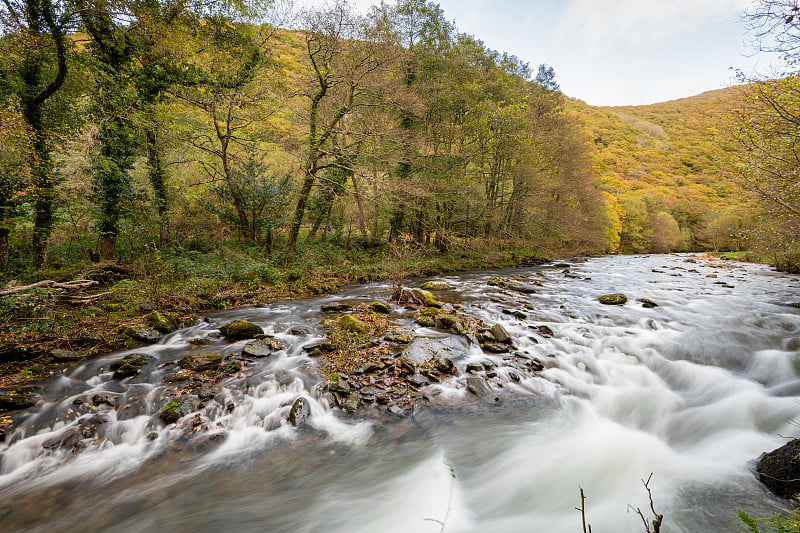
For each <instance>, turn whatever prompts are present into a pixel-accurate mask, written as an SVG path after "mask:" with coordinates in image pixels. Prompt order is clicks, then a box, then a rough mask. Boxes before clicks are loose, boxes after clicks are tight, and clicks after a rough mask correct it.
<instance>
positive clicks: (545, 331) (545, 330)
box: [536, 326, 553, 339]
mask: <svg viewBox="0 0 800 533" xmlns="http://www.w3.org/2000/svg"><path fill="white" fill-rule="evenodd" d="M536 330H537V331H538V332H539V335H541V336H542V337H546V338H548V339H549V338H550V337H552V336H553V330H552V329H550V326H536Z"/></svg>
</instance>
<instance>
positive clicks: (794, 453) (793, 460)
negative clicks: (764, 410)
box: [756, 439, 800, 498]
mask: <svg viewBox="0 0 800 533" xmlns="http://www.w3.org/2000/svg"><path fill="white" fill-rule="evenodd" d="M756 472H758V479H759V481H761V483H763V484H764V485H766V486H767V488H768V489H769V490H771V491H772V492H773V493H775V494H777V495H778V496H781V497H783V498H792V497H794V496H795V495H797V494H800V439H794V440H792V441H790V442H788V443H787V444H784V445H783V446H781V447H780V448H778V449H776V450H773V451H771V452H769V453H765V454H763V455H762V456H761V457H760V458H759V459H758V463H757V464H756Z"/></svg>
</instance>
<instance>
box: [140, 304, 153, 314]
mask: <svg viewBox="0 0 800 533" xmlns="http://www.w3.org/2000/svg"><path fill="white" fill-rule="evenodd" d="M154 309H155V308H154V307H153V306H152V305H150V304H139V312H140V313H152V312H153V310H154Z"/></svg>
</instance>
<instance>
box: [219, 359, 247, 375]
mask: <svg viewBox="0 0 800 533" xmlns="http://www.w3.org/2000/svg"><path fill="white" fill-rule="evenodd" d="M241 369H242V364H241V363H239V362H238V361H228V362H227V363H225V364H223V365H222V372H223V373H224V374H235V373H236V372H238V371H239V370H241Z"/></svg>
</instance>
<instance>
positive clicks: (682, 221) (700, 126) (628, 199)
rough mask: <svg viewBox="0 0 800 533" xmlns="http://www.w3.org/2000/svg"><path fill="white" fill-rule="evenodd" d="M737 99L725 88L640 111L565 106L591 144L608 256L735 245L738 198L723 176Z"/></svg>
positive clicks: (739, 94)
mask: <svg viewBox="0 0 800 533" xmlns="http://www.w3.org/2000/svg"><path fill="white" fill-rule="evenodd" d="M743 98H744V89H743V88H742V87H732V88H727V89H721V90H716V91H709V92H706V93H703V94H700V95H697V96H692V97H689V98H682V99H679V100H672V101H669V102H663V103H658V104H652V105H644V106H623V107H592V106H589V105H587V104H585V103H584V102H581V101H578V100H572V101H571V102H570V107H571V109H572V111H573V112H574V113H575V114H576V115H578V116H579V117H580V118H581V120H582V122H583V124H584V127H585V129H586V131H587V132H588V133H589V135H590V136H591V138H592V140H593V142H592V145H593V146H592V149H591V157H592V160H593V172H595V173H596V174H597V176H598V177H599V180H600V186H601V188H602V189H603V191H604V192H605V193H606V194H607V200H608V205H609V214H610V221H611V222H610V224H611V233H612V235H611V239H610V240H611V246H610V248H609V249H610V251H624V252H643V251H669V250H674V249H679V250H680V249H697V248H716V249H720V248H732V247H733V248H735V247H737V244H738V243H737V242H736V241H737V239H738V238H739V236H738V235H737V233H738V229H739V228H740V227H741V225H742V224H743V220H742V218H743V216H744V215H743V212H744V210H743V209H742V208H743V205H744V203H743V202H744V201H743V198H742V197H741V193H740V192H738V191H737V189H736V187H735V185H734V184H732V183H731V182H730V181H729V179H728V178H729V175H730V172H731V167H730V165H729V164H728V161H727V158H726V154H727V153H729V152H731V151H734V150H735V147H734V146H733V145H732V144H731V143H730V140H729V139H727V137H726V135H727V132H728V131H729V130H730V124H731V119H732V115H733V113H734V112H735V110H736V109H738V108H740V107H741V104H742V102H743ZM615 215H616V216H615ZM617 217H618V218H617ZM676 228H677V233H676ZM615 232H618V235H619V242H618V243H617V247H616V248H615V246H614V242H613V240H614V235H613V234H614V233H615Z"/></svg>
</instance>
